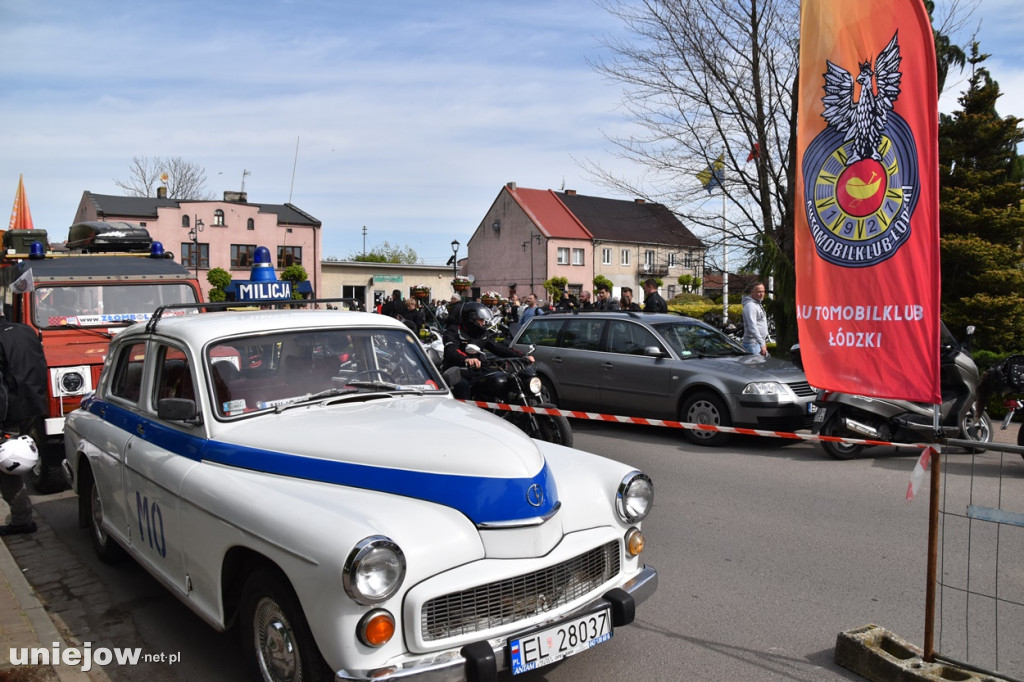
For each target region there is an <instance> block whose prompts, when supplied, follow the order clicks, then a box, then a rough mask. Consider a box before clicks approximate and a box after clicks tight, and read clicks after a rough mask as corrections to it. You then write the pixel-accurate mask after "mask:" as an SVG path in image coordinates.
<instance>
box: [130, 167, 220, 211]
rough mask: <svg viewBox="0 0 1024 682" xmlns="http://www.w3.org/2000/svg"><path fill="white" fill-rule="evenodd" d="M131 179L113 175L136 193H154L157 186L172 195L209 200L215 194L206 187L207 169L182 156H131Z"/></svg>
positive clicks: (168, 195) (137, 194)
mask: <svg viewBox="0 0 1024 682" xmlns="http://www.w3.org/2000/svg"><path fill="white" fill-rule="evenodd" d="M128 173H129V175H128V179H126V180H118V179H116V178H115V179H114V184H115V185H117V186H118V187H120V188H121V189H123V190H124V191H125V192H126V193H127V194H128V195H129V196H133V197H155V196H156V191H157V187H166V188H167V197H168V198H170V199H193V200H196V199H198V200H202V201H208V200H210V199H213V198H214V195H213V194H212V193H211V192H210V191H209V190H207V189H206V170H205V169H204V168H203V167H202V166H200V165H198V164H196V163H193V162H191V161H186V160H185V159H183V158H181V157H180V156H175V157H172V158H169V159H163V158H160V157H159V156H155V157H153V158H150V157H148V156H135V157H132V163H131V166H129V168H128Z"/></svg>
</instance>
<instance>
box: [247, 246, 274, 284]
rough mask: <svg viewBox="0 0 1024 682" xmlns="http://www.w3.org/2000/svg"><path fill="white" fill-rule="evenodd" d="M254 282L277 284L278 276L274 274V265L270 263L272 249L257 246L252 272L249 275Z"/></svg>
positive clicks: (253, 257)
mask: <svg viewBox="0 0 1024 682" xmlns="http://www.w3.org/2000/svg"><path fill="white" fill-rule="evenodd" d="M249 279H250V281H252V282H276V281H277V275H276V274H274V264H273V263H271V262H270V249H268V248H267V247H265V246H257V247H256V252H255V253H254V254H253V256H252V270H251V271H250V274H249Z"/></svg>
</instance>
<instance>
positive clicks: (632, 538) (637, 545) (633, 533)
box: [626, 528, 644, 556]
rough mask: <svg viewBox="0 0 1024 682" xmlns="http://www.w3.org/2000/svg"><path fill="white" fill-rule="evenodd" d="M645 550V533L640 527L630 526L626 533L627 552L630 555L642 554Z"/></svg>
mask: <svg viewBox="0 0 1024 682" xmlns="http://www.w3.org/2000/svg"><path fill="white" fill-rule="evenodd" d="M643 551H644V534H643V533H641V532H640V529H639V528H630V529H629V532H628V533H626V553H627V554H629V556H640V553H641V552H643Z"/></svg>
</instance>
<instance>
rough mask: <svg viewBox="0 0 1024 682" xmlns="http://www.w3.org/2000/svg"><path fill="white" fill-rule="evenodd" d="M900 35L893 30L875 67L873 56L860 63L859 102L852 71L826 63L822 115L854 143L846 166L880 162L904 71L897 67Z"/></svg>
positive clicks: (847, 140) (858, 79)
mask: <svg viewBox="0 0 1024 682" xmlns="http://www.w3.org/2000/svg"><path fill="white" fill-rule="evenodd" d="M898 35H899V33H898V32H897V33H894V34H893V36H892V40H890V41H889V44H888V45H886V46H885V49H884V50H882V52H881V53H879V55H878V58H877V59H876V60H875V68H874V70H872V69H871V60H870V59H869V60H867V61H865V62H861V63H860V65H859V66H860V73H859V74H858V75H857V82H858V83H860V99H858V100H857V101H856V102H854V100H853V78H852V77H851V76H850V72H849V71H847V70H846V69H844V68H842V67H840V66H836V65H835V64H833V63H832V62H830V61H827V60H826V62H825V63H826V64H827V65H828V70H827V71H826V72H825V74H824V76H825V97H824V98H823V99H822V102H823V103H824V104H825V110H824V111H823V112H822V113H821V115H822V117H823V118H824V119H825V121H826V122H827V123H828V125H830V126H832V127H834V128H835V129H837V130H839V131H840V132H842V133H844V134H845V137H844V140H843V141H844V142H851V141H852V142H853V144H852V145H850V149H848V151H849V154H850V155H849V158H848V160H847V165H849V164H852V163H855V162H857V161H860V160H861V159H874V160H875V161H881V158H882V157H881V155H880V154H879V152H878V145H879V142H880V141H881V139H882V131H883V130H885V124H886V121H887V119H888V116H889V112H890V111H892V108H893V105H894V104H895V103H896V98H897V97H899V94H900V78H901V77H902V74H901V73H900V72H899V71H898V69H899V66H900V61H901V60H902V59H903V58H902V57H901V56H900V46H899V43H898V42H897V37H898ZM872 76H874V84H872Z"/></svg>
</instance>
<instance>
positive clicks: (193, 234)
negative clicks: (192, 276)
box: [188, 216, 205, 279]
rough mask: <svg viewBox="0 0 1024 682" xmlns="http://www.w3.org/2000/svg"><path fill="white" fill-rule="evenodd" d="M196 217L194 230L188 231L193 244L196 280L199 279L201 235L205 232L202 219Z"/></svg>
mask: <svg viewBox="0 0 1024 682" xmlns="http://www.w3.org/2000/svg"><path fill="white" fill-rule="evenodd" d="M194 217H195V220H194V221H193V223H194V225H193V227H192V229H191V230H189V231H188V238H189V240H190V241H191V242H192V258H194V259H195V266H196V279H199V233H200V232H202V231H203V228H204V227H205V225H203V221H202V219H200V218H199V217H198V216H194Z"/></svg>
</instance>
